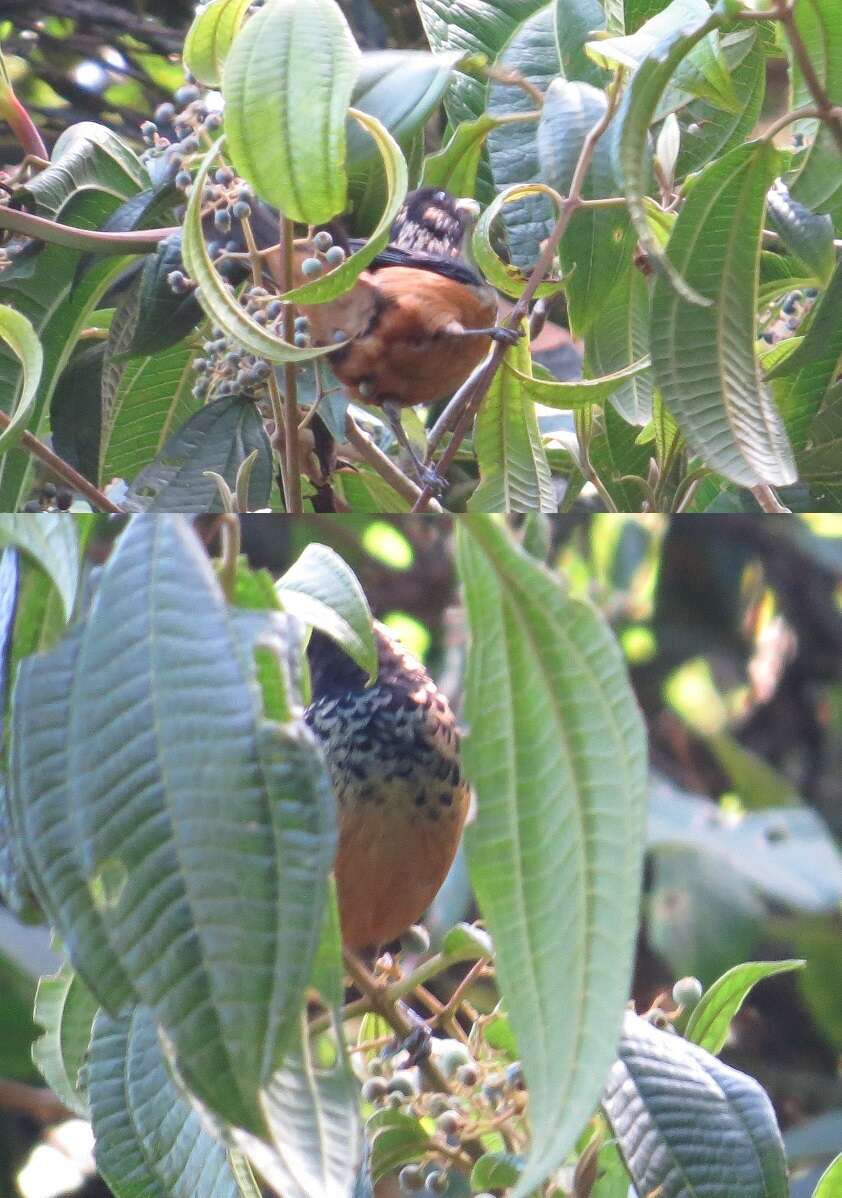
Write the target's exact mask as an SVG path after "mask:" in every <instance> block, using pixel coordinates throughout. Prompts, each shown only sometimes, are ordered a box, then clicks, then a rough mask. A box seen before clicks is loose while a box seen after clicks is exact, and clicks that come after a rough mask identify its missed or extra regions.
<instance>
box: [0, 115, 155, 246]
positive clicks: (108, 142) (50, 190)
mask: <svg viewBox="0 0 842 1198" xmlns="http://www.w3.org/2000/svg"><path fill="white" fill-rule="evenodd" d="M148 186H149V175H148V173H147V171H146V168H145V167H144V166H143V164H142V163H141V161H140V159H139V158H138V156H137V154H135V152H134V150H132V149H131V147H130V146H129V145H128V144H127V143H126V142H124V141H123V140H122V139H121V138H119V137H118V136H117V134H116V133H113V132H112V131H111V130H110V129H108V128H106V126H105V125H98V124H96V123H95V122H94V121H80V122H79V123H78V124H76V125H71V126H69V128H67V129H65V130H64V132H63V133H62V134H61V136H60V137H59V138H58V140H57V141H56V143H55V145H54V146H53V150H52V153H51V155H50V165H49V166H48V167H46V168H45V169H44V170H43V171H39V172H38V174H37V175H34V176H33V177H32V178H31V179H30V180H28V182H27V183H26V185H25V186H24V187H22V188H21V189H20V190H19V192H18V193H17V194H19V195H21V196H25V197H26V198H27V199H28V200H29V201H34V205H35V213H36V215H37V216H46V217H49V218H51V219H55V220H59V221H61V223H62V224H72V223H73V222H72V221H68V220H67V219H66V215H65V213H66V210H67V203H68V201H69V200H71V199H73V198H74V197H78V194H79V193H80V192H83V191H88V193H89V197H90V198H93V196H94V195H95V194H96V193H97V192H99V193H100V196H99V200H100V203H101V204H102V207H101V213H102V221H101V222H99V221H98V222H97V223H96V224H92V225H89V226H87V227H89V228H98V227H99V226H100V223H104V222H105V220H106V218H107V217H109V216H110V215H111V214H112V212H113V211H114V208H115V207H116V206H117V205H114V204H112V203H109V202H108V201H107V200H105V197H106V196H110V197H112V198H117V199H118V200H127V199H129V198H130V197H131V196H133V195H135V194H136V192H138V191H141V190H142V189H143V188H146V187H148ZM65 252H66V251H65Z"/></svg>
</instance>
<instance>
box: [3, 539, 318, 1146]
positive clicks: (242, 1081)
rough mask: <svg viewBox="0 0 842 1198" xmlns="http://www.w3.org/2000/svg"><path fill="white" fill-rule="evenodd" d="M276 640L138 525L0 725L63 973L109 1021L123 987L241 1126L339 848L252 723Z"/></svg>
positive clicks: (185, 1067) (214, 1101)
mask: <svg viewBox="0 0 842 1198" xmlns="http://www.w3.org/2000/svg"><path fill="white" fill-rule="evenodd" d="M288 623H289V618H288V617H284V616H282V615H281V614H280V613H278V612H269V611H267V612H261V613H254V612H243V613H231V614H229V613H228V612H227V610H226V608H225V606H224V603H223V600H222V596H221V593H220V591H219V587H218V585H217V583H216V581H215V579H214V577H213V573H212V571H211V568H210V565H209V563H208V560H207V558H206V557H205V555H204V554H203V552H202V551H201V549H200V546H199V543H198V541H197V540H196V539H195V537H194V535H193V533H192V532H191V530H190V528H189V527H188V526H187V525H186V524H185V523H183V522H182V521H180V520H178V519H177V518H174V517H161V518H159V519H157V520H142V519H139V520H135V521H132V522H131V524H130V525H129V527H128V528H127V530H126V531H125V532H124V533H123V535H122V537H121V539H120V541H119V542H118V545H117V548H116V549H115V551H114V552H113V553H112V556H111V558H110V559H109V563H108V565H107V567H106V569H105V571H104V572H103V575H102V578H101V581H100V585H99V589H98V593H97V599H96V603H95V604H94V606H93V608H92V610H91V614H90V616H89V618H88V621H87V623H86V624H84V625H78V626H77V627H76V630H75V631H74V633H73V634H72V635H71V636H70V637H68V638H67V639H66V640H65V641H64V642H63V643H62V644H61V645H60V646H59V648H58V649H57V650H56V651H54V652H53V653H51V654H47V655H43V656H41V657H39V658H34V659H30V661H29V662H27V663H25V664H24V666H23V667H22V670H21V674H20V680H19V684H18V691H17V694H16V702H15V712H14V715H15V721H16V726H15V741H14V752H13V765H14V767H15V780H16V787H15V807H16V811H15V815H16V820H17V821H18V822H20V823H22V824H23V832H24V835H25V844H26V850H27V853H28V854H29V855H30V856H32V857H33V858H34V860H33V861H31V862H29V864H30V867H31V870H32V872H33V875H34V877H37V880H38V883H39V889H43V890H44V892H45V898H46V899H48V900H49V901H45V906H46V907H47V910H48V911H49V912H50V914H51V916H52V917H53V919H54V922H55V923H56V924H57V925H58V927H59V929H60V931H61V934H62V938H63V940H64V943H65V946H66V948H67V951H68V953H69V956H70V958H71V961H72V962H73V964H74V965H75V966H76V968H77V969H78V970H79V972H80V974H81V975H82V976H83V977H84V978H85V979H86V980H87V981H88V982H89V984H90V986H91V989H93V990H94V991H95V993H96V994H97V996H98V997H101V998H103V1000H104V1001H106V1002H107V1004H108V1005H109V1006H110V1007H111V1009H112V1010H118V1009H119V1007H120V1005H121V1003H122V1002H123V1001H125V998H126V997H128V993H129V992H130V990H132V989H136V991H137V993H138V995H139V996H140V997H141V999H142V1000H143V1001H144V1002H146V1003H147V1005H149V1006H150V1007H152V1008H153V1010H154V1012H155V1014H156V1018H157V1020H158V1022H159V1023H160V1024H161V1025H162V1027H163V1028H164V1030H165V1032H166V1036H167V1041H168V1043H169V1044H170V1045H171V1048H172V1051H173V1052H174V1054H175V1057H176V1061H177V1065H178V1070H179V1072H180V1074H181V1076H182V1077H183V1078H184V1079H185V1081H186V1082H187V1084H188V1085H190V1087H191V1089H192V1090H193V1091H194V1092H195V1093H196V1094H197V1095H198V1096H199V1097H200V1098H201V1099H202V1101H203V1102H204V1103H205V1104H206V1105H208V1106H211V1107H212V1108H213V1109H215V1110H216V1111H217V1112H218V1113H220V1114H221V1115H222V1116H223V1118H226V1119H228V1120H230V1121H232V1122H234V1123H238V1124H240V1125H242V1126H251V1127H253V1128H255V1129H257V1130H260V1129H262V1128H264V1127H265V1114H264V1111H263V1109H262V1107H261V1105H260V1100H259V1089H260V1086H261V1085H262V1084H263V1083H264V1082H266V1081H267V1080H268V1078H269V1077H270V1076H271V1074H272V1072H273V1071H274V1069H275V1067H276V1066H277V1065H278V1063H279V1062H280V1060H281V1059H282V1056H283V1052H284V1048H285V1042H286V1041H288V1040H289V1037H290V1035H291V1034H293V1033H294V1032H295V1029H296V1026H297V1014H298V1009H299V1004H300V1001H301V997H302V994H303V990H304V987H305V986H306V984H307V980H308V978H309V976H310V971H311V964H312V960H313V956H314V954H315V951H316V946H317V943H318V938H319V933H320V929H321V921H322V910H323V905H324V894H325V882H326V879H327V875H328V871H329V869H330V865H331V863H332V859H333V852H334V845H335V827H334V822H335V816H334V799H333V795H332V792H331V790H330V786H329V782H328V780H327V775H326V771H325V769H324V765H323V763H322V760H321V757H320V755H319V753H318V751H317V748H316V746H315V743H314V741H313V739H312V737H311V736H310V734H309V732H308V731H307V729H306V727H304V725H303V724H302V723H300V722H290V723H286V724H278V723H272V722H269V721H266V720H265V719H264V718H263V715H262V699H261V690H260V688H259V686H258V685H257V671H256V665H255V656H256V653H257V652H258V646H259V645H261V644H262V643H264V642H267V643H270V642H277V643H278V644H279V646H280V652H281V653H283V652H285V651H286V650H285V646H286V645H287V644H289V645H290V648H289V652H290V654H291V655H292V656H294V657H295V660H297V653H298V648H297V642H296V644H295V646H294V647H293V646H292V643H291V640H290V637H291V636H292V631H294V629H293V630H290V631H288V628H287V626H288ZM287 674H288V677H294V676H295V671H294V670H293V669H292V668H289V669H288V671H287ZM36 684H37V685H36ZM45 685H47V686H48V688H49V689H48V690H47V695H48V697H49V699H48V701H45V700H44V696H43V689H44V686H45ZM22 687H23V688H24V689H23V693H21V689H22ZM55 687H58V694H57V695H56V693H55V691H54V688H55ZM274 706H277V704H274ZM94 746H96V749H94ZM47 750H49V752H47ZM47 833H48V834H47ZM33 866H34V868H33ZM115 954H116V958H117V960H115ZM109 955H110V956H109ZM127 975H128V976H130V977H131V979H132V981H131V983H129V982H128V980H127ZM121 977H122V978H123V979H124V980H123V982H122V984H120V979H121Z"/></svg>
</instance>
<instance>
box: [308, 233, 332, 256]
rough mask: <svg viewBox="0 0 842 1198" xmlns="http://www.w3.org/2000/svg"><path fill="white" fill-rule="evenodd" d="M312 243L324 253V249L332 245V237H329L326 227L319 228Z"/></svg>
mask: <svg viewBox="0 0 842 1198" xmlns="http://www.w3.org/2000/svg"><path fill="white" fill-rule="evenodd" d="M313 245H314V246H315V247H316V249H317V250H321V251H322V253H324V252H325V250H329V249H330V247H331V246H332V245H333V238H332V237H331V235H330V233H328V231H327V229H320V230H319V232H318V233H317V234H316V236H315V237H314V238H313Z"/></svg>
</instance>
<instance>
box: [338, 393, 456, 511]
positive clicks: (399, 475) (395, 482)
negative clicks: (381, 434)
mask: <svg viewBox="0 0 842 1198" xmlns="http://www.w3.org/2000/svg"><path fill="white" fill-rule="evenodd" d="M345 438H346V440H347V441H348V444H349V445H353V447H354V449H355V450H356V451H357V453H358V454H359V455H360V457H361V458H362V459H363V461H364V462H367V463H368V465H369V466H371V468H372V470H376V471H377V473H378V474H379V475H380V477H381V478H383V479H385V480H386V482H387V483H388V484H389V486H390V487H392V488H393V489H394V490H395V491H397V493H398V494H399V495H400V496H401V498H402V499H405V500H406V501H407V503H414V504H415V507H413V509H412V510H413V511H419V512H423V511H428V512H437V513H438V514H439V515H442V507H441V504H440V503H438V502H437V500H435V499H433V498H432V496H431V495H426V496H425V495H423V493H422V491H421V488H420V487H417V486H416V485H415V483H414V482H413V481H412V479H411V478H407V476H406V475H405V474H404V472H403V471H402V470H400V469H399V468H398V467H397V466H396V465H395V463H394V462H393V461H392V459H391V458H390V457H387V456H386V454H385V453H383V451H382V450H380V449H378V448H377V446H376V445H375V444H374V442H373V441H372V440H371V438H370V437H367V436H366V435H365V433H364V432H363V430H362V429H361V428H360V426H359V425H358V424H357V422H356V421H355V420H354V417H353V416H351V415H350V413H349V414H348V415H347V416H346V418H345Z"/></svg>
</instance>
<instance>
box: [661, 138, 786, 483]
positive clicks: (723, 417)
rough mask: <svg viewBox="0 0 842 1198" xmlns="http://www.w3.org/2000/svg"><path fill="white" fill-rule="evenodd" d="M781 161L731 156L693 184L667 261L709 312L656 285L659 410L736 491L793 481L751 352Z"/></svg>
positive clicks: (765, 153) (759, 149) (756, 151)
mask: <svg viewBox="0 0 842 1198" xmlns="http://www.w3.org/2000/svg"><path fill="white" fill-rule="evenodd" d="M779 160H780V155H779V153H778V151H777V150H776V149H775V148H774V146H772V145H770V144H769V143H768V142H752V143H749V144H748V145H745V146H741V147H739V148H738V149H736V150H732V151H731V152H730V153H729V154H727V155H726V156H725V157H724V158H722V159H720V160H719V161H718V162H714V163H713V164H712V165H711V166H709V167H707V168H706V169H705V170H704V171H703V172H702V174H701V175H700V176H699V177H698V179H697V181H696V184H695V186H694V187H693V189H692V191H691V192H690V194H689V195H688V197H687V201H686V203H685V205H684V207H683V208H682V210H681V212H680V214H679V217H678V220H677V221H676V223H675V228H674V230H673V233H672V236H671V238H670V241H669V245H668V251H667V252H668V254H669V260H670V261H671V262H672V264H673V266H674V267H675V269H676V270H677V271H678V273H679V274H680V275H682V277H685V278H686V279H687V281H688V282H689V284H690V286H691V287H692V288H693V289H694V290H695V291H696V292H699V293H701V294H702V295H704V296H705V297H706V299H707V301H708V306H706V307H704V308H701V307H698V306H697V305H694V304H690V303H688V302H687V301H686V300H685V299H684V298H683V297H682V296H681V295H680V294H679V293H678V292H677V291H676V290H675V289H674V288H673V287H672V286H670V284H669V281H668V280H667V279H666V278H664V277H659V278H658V279H657V280H656V282H655V291H654V295H653V299H652V324H651V329H650V336H651V353H652V368H653V372H654V375H655V381H656V383H657V385H658V387H659V388H660V390H661V393H662V395H663V398H664V403H665V405H666V406H667V408H668V409H669V411H670V412H671V413H672V415H673V417H674V418H675V420H676V422H677V424H678V427H679V428H680V429H681V432H682V433H683V434H684V436H685V438H686V440H687V444H688V445H689V447H690V449H691V450H693V452H695V453H697V454H698V455H699V456H700V457H701V459H702V461H703V462H704V463H705V465H706V466H709V467H710V469H711V470H715V471H717V472H718V473H720V474H722V475H723V476H724V477H725V478H727V479H729V480H730V481H731V482H734V483H737V484H738V485H740V486H746V487H750V486H755V485H757V484H759V483H771V484H779V485H781V484H786V483H791V482H794V481H795V479H796V477H797V474H796V470H795V463H794V461H793V457H792V450H791V448H790V445H789V442H788V439H787V434H786V430H785V428H784V425H783V422H782V420H781V417H780V415H779V414H778V412H777V410H776V408H775V405H774V403H773V400H772V397H771V395H770V394H769V390H768V388H767V387H766V385H765V384H764V382H763V380H762V377H761V373H760V366H759V363H758V361H757V359H756V356H755V349H754V332H755V330H754V322H755V311H756V307H757V278H758V267H759V256H760V242H761V237H762V231H763V215H764V211H765V203H766V193H767V191H768V190H769V187H770V185H771V183H772V180H773V179H774V177H775V175H776V173H777V171H778V169H779Z"/></svg>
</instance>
